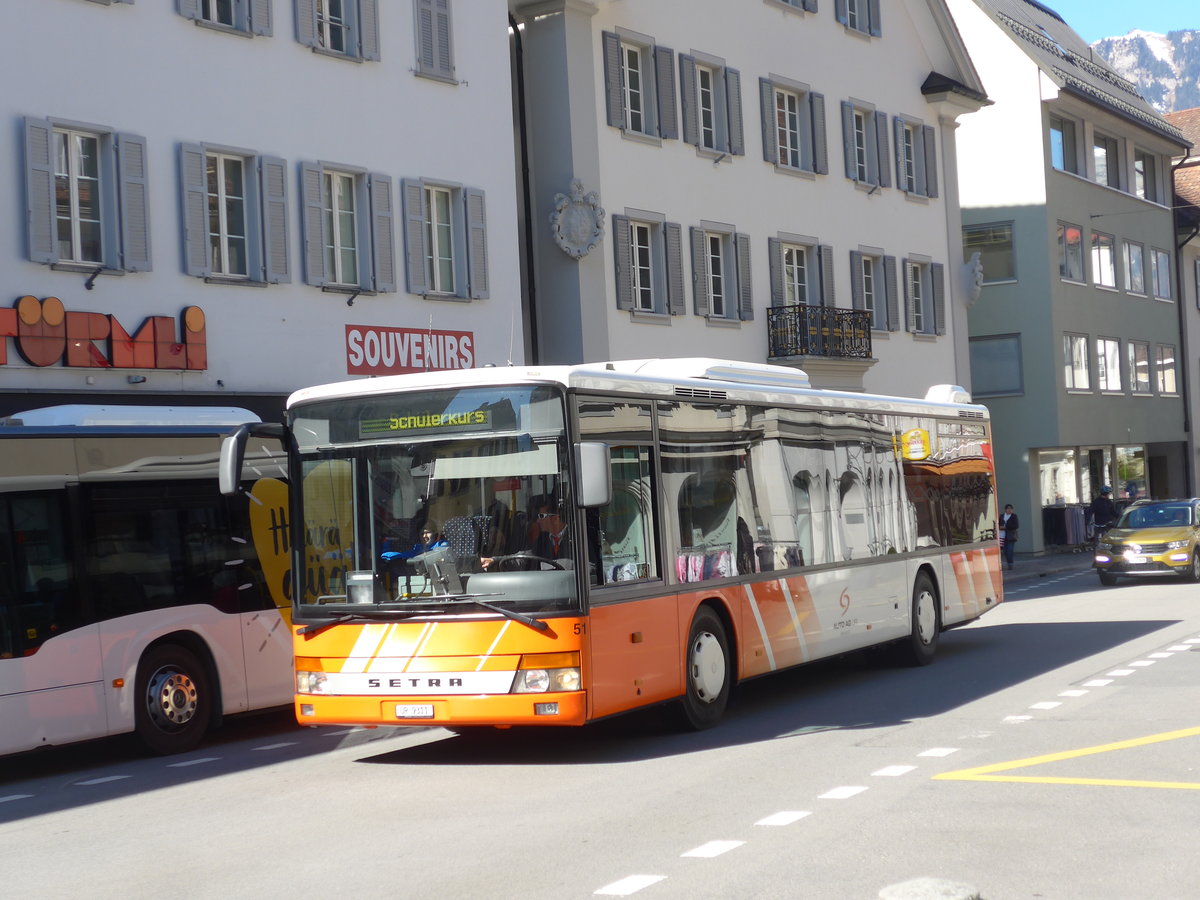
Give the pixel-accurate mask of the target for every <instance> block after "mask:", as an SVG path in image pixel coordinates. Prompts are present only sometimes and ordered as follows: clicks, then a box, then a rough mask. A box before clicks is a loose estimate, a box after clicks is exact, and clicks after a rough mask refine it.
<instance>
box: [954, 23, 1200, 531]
mask: <svg viewBox="0 0 1200 900" xmlns="http://www.w3.org/2000/svg"><path fill="white" fill-rule="evenodd" d="M950 8H951V10H952V11H953V13H954V18H955V22H956V23H957V25H958V28H959V31H960V32H961V33H962V35H963V38H964V40H965V42H966V44H967V48H968V50H969V51H970V53H971V58H972V60H974V62H975V65H976V67H977V68H978V70H979V73H980V76H981V77H982V79H983V81H984V84H985V86H986V88H987V91H988V96H989V98H990V99H992V100H993V101H994V102H993V105H992V106H989V107H988V108H987V109H984V110H982V111H981V112H979V113H978V114H977V115H973V116H968V117H965V118H964V119H963V120H962V124H961V126H960V128H959V130H958V144H959V155H958V173H959V184H960V191H961V198H962V214H963V249H964V252H965V253H966V254H967V256H968V257H974V258H976V259H977V260H978V262H979V265H980V278H981V281H982V289H981V292H980V295H979V299H978V300H977V301H976V302H975V304H974V306H973V307H972V308H971V311H970V316H969V318H970V358H971V388H972V391H973V393H974V396H975V397H976V398H977V399H978V400H980V402H983V403H986V404H987V405H988V407H989V408H990V409H991V412H992V417H993V426H994V433H995V441H996V470H997V481H998V482H999V487H1000V491H1001V494H1002V497H1001V501H1002V502H1004V503H1012V504H1013V505H1014V506H1015V507H1016V508H1017V511H1018V514H1019V515H1021V516H1022V518H1023V521H1026V522H1027V523H1028V524H1027V525H1026V527H1025V528H1023V529H1022V534H1023V535H1027V537H1024V538H1023V540H1025V541H1026V544H1025V547H1024V548H1022V549H1026V550H1041V549H1043V548H1044V547H1046V546H1047V545H1057V544H1074V543H1078V542H1080V541H1081V540H1082V538H1081V537H1080V528H1079V527H1078V526H1079V524H1080V523H1081V522H1083V521H1084V519H1085V517H1084V515H1083V513H1082V509H1083V507H1086V506H1087V505H1088V504H1089V503H1090V502H1091V500H1092V499H1093V497H1094V496H1095V495H1096V494H1097V493H1098V492H1099V489H1100V487H1101V486H1103V485H1106V484H1107V485H1111V486H1112V487H1113V490H1114V496H1115V497H1116V498H1117V500H1118V502H1120V501H1128V500H1131V499H1133V498H1135V497H1146V496H1156V497H1167V496H1172V495H1180V494H1186V493H1189V492H1191V491H1192V490H1193V488H1192V485H1193V484H1194V474H1193V471H1192V461H1191V459H1190V453H1189V452H1188V451H1187V450H1186V442H1187V440H1188V435H1187V432H1186V425H1185V415H1184V397H1183V390H1184V388H1183V382H1182V377H1183V375H1182V373H1183V363H1182V362H1181V359H1180V351H1181V349H1182V340H1181V328H1180V323H1181V316H1180V304H1179V297H1178V296H1177V293H1178V289H1177V281H1176V271H1175V269H1176V260H1175V233H1174V226H1173V219H1172V213H1171V159H1172V157H1175V156H1179V155H1181V154H1182V152H1183V149H1184V147H1185V146H1186V143H1187V142H1186V141H1185V139H1184V137H1183V135H1182V133H1181V132H1180V131H1179V129H1178V128H1176V127H1174V126H1173V125H1171V124H1169V123H1168V122H1167V121H1165V120H1164V119H1163V118H1162V117H1161V116H1160V115H1158V114H1157V113H1156V112H1155V111H1154V109H1153V108H1152V107H1151V106H1150V105H1149V104H1148V103H1147V102H1146V101H1145V100H1143V99H1142V97H1141V96H1140V95H1139V94H1138V92H1137V88H1136V86H1135V85H1133V84H1132V83H1130V82H1129V81H1127V80H1126V79H1124V78H1122V77H1121V76H1119V75H1117V74H1116V73H1115V72H1113V71H1112V69H1111V68H1110V67H1109V66H1108V65H1107V64H1106V63H1105V62H1104V61H1103V60H1101V59H1100V58H1099V57H1097V56H1095V55H1094V54H1093V53H1092V51H1091V50H1090V49H1089V48H1088V47H1087V45H1086V44H1085V43H1084V42H1083V41H1082V40H1081V39H1080V38H1079V36H1078V35H1077V34H1076V33H1075V32H1074V31H1073V30H1072V29H1071V28H1070V26H1069V25H1068V24H1067V23H1066V22H1064V21H1063V20H1062V19H1061V18H1060V17H1059V16H1058V15H1057V14H1056V13H1055V12H1053V11H1052V10H1050V9H1049V8H1047V7H1046V6H1043V5H1042V4H1040V3H1037V2H1033V0H950ZM976 254H978V255H977V256H975V255H976ZM1026 517H1027V518H1026ZM1085 536H1086V535H1085Z"/></svg>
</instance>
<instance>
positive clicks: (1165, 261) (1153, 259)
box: [1150, 247, 1174, 301]
mask: <svg viewBox="0 0 1200 900" xmlns="http://www.w3.org/2000/svg"><path fill="white" fill-rule="evenodd" d="M1150 281H1151V283H1152V284H1153V285H1154V299H1155V300H1166V301H1170V300H1172V299H1174V293H1173V291H1172V290H1171V254H1170V253H1168V252H1167V251H1166V250H1160V249H1158V248H1157V247H1151V248H1150Z"/></svg>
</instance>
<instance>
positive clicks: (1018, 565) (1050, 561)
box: [1004, 550, 1092, 585]
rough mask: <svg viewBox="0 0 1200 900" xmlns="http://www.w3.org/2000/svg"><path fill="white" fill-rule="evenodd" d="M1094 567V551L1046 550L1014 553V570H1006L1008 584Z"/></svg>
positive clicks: (1084, 570) (1005, 578) (1082, 570)
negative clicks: (1035, 552)
mask: <svg viewBox="0 0 1200 900" xmlns="http://www.w3.org/2000/svg"><path fill="white" fill-rule="evenodd" d="M1091 568H1092V552H1091V551H1090V550H1081V551H1079V552H1075V551H1071V550H1066V551H1061V552H1060V551H1045V552H1043V553H1037V554H1034V553H1020V552H1017V553H1014V554H1013V567H1012V570H1011V571H1010V570H1008V569H1005V570H1004V583H1005V584H1006V585H1012V584H1019V583H1021V582H1027V581H1036V580H1037V579H1039V578H1048V577H1050V576H1052V575H1058V574H1062V573H1066V572H1086V571H1090V570H1091Z"/></svg>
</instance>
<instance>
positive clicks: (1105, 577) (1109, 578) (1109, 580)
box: [1096, 572, 1117, 587]
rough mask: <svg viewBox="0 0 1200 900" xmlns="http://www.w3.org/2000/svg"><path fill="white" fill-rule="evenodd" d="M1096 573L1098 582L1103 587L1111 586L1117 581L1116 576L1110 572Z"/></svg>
mask: <svg viewBox="0 0 1200 900" xmlns="http://www.w3.org/2000/svg"><path fill="white" fill-rule="evenodd" d="M1096 574H1097V575H1099V576H1100V583H1101V584H1102V585H1104V586H1105V587H1112V586H1113V585H1114V584H1116V583H1117V576H1116V575H1113V574H1112V573H1110V572H1097V573H1096Z"/></svg>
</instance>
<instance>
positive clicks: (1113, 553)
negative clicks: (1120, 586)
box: [1092, 497, 1200, 585]
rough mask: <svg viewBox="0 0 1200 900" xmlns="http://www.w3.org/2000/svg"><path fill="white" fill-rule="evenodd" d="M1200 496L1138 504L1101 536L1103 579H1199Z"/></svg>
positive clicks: (1099, 554) (1098, 544)
mask: <svg viewBox="0 0 1200 900" xmlns="http://www.w3.org/2000/svg"><path fill="white" fill-rule="evenodd" d="M1198 543H1200V499H1196V498H1194V497H1193V498H1191V499H1189V500H1153V501H1149V502H1146V501H1141V502H1138V503H1135V504H1134V505H1132V506H1130V507H1129V508H1128V509H1126V510H1125V511H1124V512H1123V513H1121V518H1119V519H1118V520H1117V521H1116V523H1115V524H1114V525H1113V526H1112V527H1111V528H1109V529H1108V531H1106V532H1104V533H1103V534H1102V535H1100V537H1099V538H1097V540H1096V558H1095V560H1094V561H1093V562H1092V565H1093V567H1094V568H1095V569H1096V574H1098V575H1099V576H1100V583H1101V584H1104V585H1112V584H1116V583H1117V578H1118V577H1129V578H1141V577H1143V576H1155V575H1182V576H1185V577H1187V578H1188V579H1190V580H1191V581H1200V553H1198V552H1197V544H1198Z"/></svg>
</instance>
